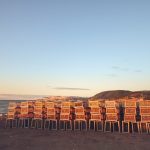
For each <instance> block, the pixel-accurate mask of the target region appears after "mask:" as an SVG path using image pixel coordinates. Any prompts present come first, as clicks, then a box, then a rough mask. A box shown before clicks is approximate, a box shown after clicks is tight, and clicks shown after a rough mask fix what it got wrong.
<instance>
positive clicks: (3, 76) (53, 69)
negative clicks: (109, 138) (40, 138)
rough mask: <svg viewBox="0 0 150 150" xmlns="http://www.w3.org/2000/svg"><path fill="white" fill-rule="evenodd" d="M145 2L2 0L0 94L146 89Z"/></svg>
mask: <svg viewBox="0 0 150 150" xmlns="http://www.w3.org/2000/svg"><path fill="white" fill-rule="evenodd" d="M149 7H150V1H148V0H143V1H141V0H140V1H139V0H132V1H131V0H126V1H123V0H113V1H112V0H93V1H90V0H76V1H73V0H44V1H42V0H26V1H23V0H14V1H11V0H1V1H0V93H1V94H40V95H44V94H46V95H75V96H92V95H94V94H96V93H98V92H101V91H103V90H116V89H124V90H149V89H150V84H149V83H150V78H149V76H150V60H149V58H150V19H149V16H150V9H149Z"/></svg>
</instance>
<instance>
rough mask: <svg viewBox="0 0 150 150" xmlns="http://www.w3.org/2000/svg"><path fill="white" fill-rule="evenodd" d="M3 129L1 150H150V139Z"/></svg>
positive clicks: (119, 135) (138, 136)
mask: <svg viewBox="0 0 150 150" xmlns="http://www.w3.org/2000/svg"><path fill="white" fill-rule="evenodd" d="M3 125H4V124H2V122H1V127H0V150H20V149H21V150H43V149H44V150H62V149H63V150H100V149H102V150H129V149H130V150H149V147H150V135H148V134H137V133H136V134H122V133H103V132H93V131H87V132H85V131H47V130H40V129H19V128H17V129H15V128H14V129H9V128H7V129H4V128H3Z"/></svg>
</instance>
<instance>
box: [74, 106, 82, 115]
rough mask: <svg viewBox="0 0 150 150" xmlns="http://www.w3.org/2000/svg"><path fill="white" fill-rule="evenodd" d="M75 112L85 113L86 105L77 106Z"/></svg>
mask: <svg viewBox="0 0 150 150" xmlns="http://www.w3.org/2000/svg"><path fill="white" fill-rule="evenodd" d="M75 114H84V107H76V108H75Z"/></svg>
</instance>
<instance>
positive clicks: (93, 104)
mask: <svg viewBox="0 0 150 150" xmlns="http://www.w3.org/2000/svg"><path fill="white" fill-rule="evenodd" d="M88 103H89V107H91V108H92V107H99V101H89V102H88Z"/></svg>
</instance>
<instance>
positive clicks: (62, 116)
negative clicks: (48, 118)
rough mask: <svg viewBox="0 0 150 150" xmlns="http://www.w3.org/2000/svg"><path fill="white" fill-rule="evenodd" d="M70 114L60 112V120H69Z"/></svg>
mask: <svg viewBox="0 0 150 150" xmlns="http://www.w3.org/2000/svg"><path fill="white" fill-rule="evenodd" d="M69 116H70V115H69V114H60V120H69Z"/></svg>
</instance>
